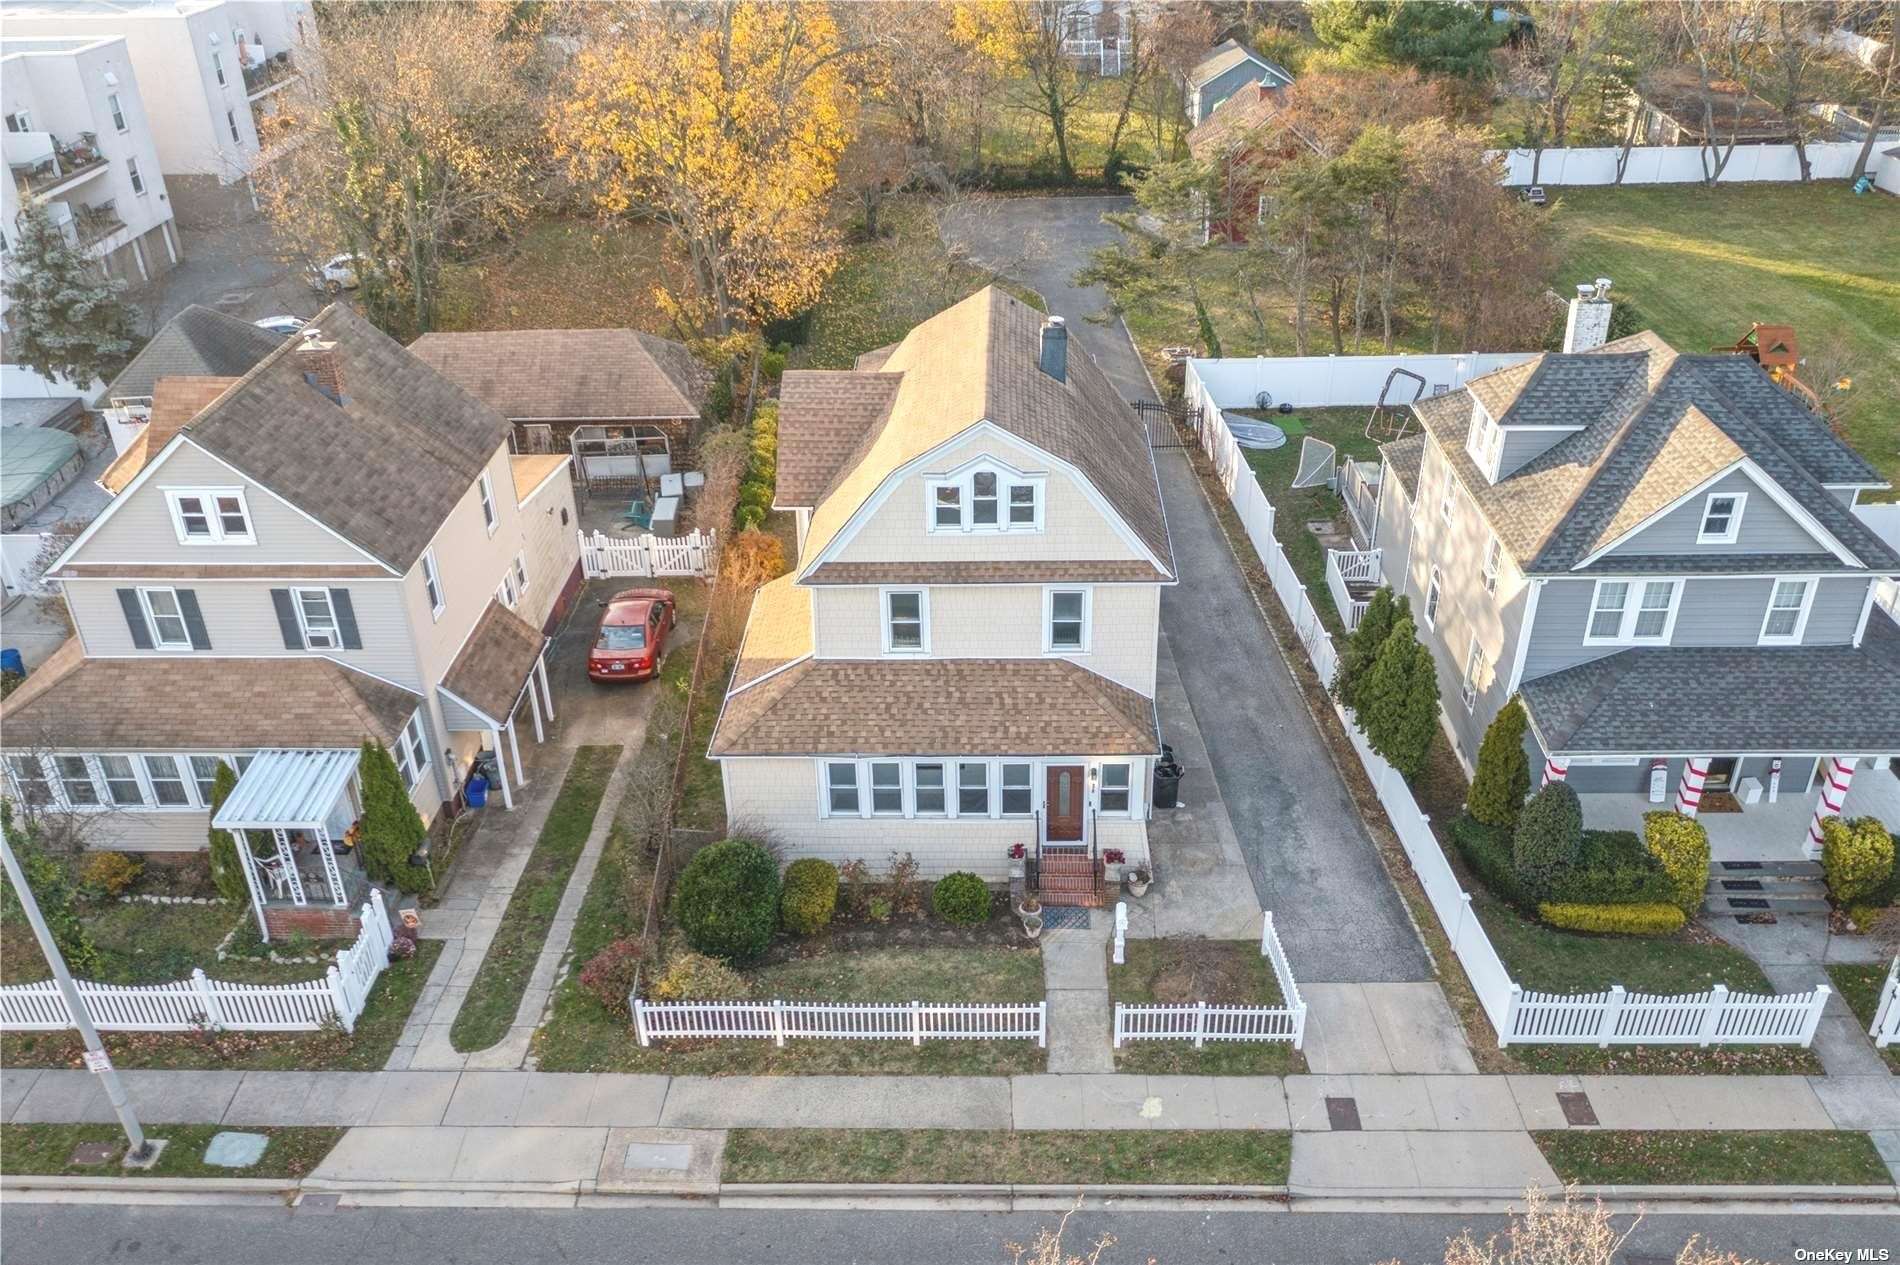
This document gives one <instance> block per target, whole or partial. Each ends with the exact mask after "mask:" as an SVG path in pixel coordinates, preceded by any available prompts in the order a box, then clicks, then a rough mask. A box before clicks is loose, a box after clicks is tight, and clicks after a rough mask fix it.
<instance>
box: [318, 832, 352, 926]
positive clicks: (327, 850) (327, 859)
mask: <svg viewBox="0 0 1900 1265" xmlns="http://www.w3.org/2000/svg"><path fill="white" fill-rule="evenodd" d="M317 853H318V855H320V856H321V857H322V858H323V877H324V878H325V879H327V880H329V883H330V903H331V904H332V905H334V906H336V907H337V908H338V909H343V908H345V907H346V906H348V905H349V903H350V898H349V897H348V896H346V895H345V894H344V892H343V873H342V871H341V870H339V869H337V864H336V849H335V848H334V847H332V846H331V844H330V831H329V828H328V827H326V826H318V827H317Z"/></svg>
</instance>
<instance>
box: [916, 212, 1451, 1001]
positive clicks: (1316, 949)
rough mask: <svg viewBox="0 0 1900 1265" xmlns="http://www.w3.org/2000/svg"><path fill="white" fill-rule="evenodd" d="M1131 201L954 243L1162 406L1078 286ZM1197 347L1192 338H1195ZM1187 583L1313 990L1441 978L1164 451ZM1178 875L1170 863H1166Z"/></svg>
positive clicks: (1049, 215)
mask: <svg viewBox="0 0 1900 1265" xmlns="http://www.w3.org/2000/svg"><path fill="white" fill-rule="evenodd" d="M1127 205H1128V200H1127V199H1126V198H1011V199H1000V200H995V201H979V202H974V203H968V204H965V205H964V206H960V207H956V208H952V210H951V212H950V213H949V214H947V215H946V216H945V220H944V233H945V236H946V238H947V239H949V240H950V241H951V242H952V243H953V244H960V245H962V246H964V247H965V248H967V249H968V250H969V251H970V253H971V255H972V256H973V257H974V258H975V259H976V260H978V261H979V262H981V263H983V264H985V265H986V266H991V267H995V268H999V269H1001V270H1003V271H1006V272H1008V273H1009V274H1010V275H1012V276H1015V277H1016V278H1018V279H1019V280H1021V281H1022V282H1023V283H1025V284H1027V285H1030V286H1033V287H1035V288H1036V289H1037V290H1038V291H1040V292H1041V293H1042V295H1043V296H1044V298H1046V299H1047V300H1048V302H1049V309H1050V311H1052V312H1055V313H1057V314H1058V315H1061V316H1063V317H1064V318H1066V319H1067V320H1068V322H1069V328H1070V330H1071V331H1072V336H1073V337H1075V338H1077V339H1078V340H1079V341H1080V342H1081V344H1082V345H1083V346H1084V347H1086V348H1087V349H1088V351H1089V352H1090V354H1091V355H1093V356H1094V357H1095V358H1096V360H1097V361H1098V362H1099V363H1100V364H1101V366H1102V368H1103V369H1104V370H1105V371H1106V372H1107V373H1108V375H1109V377H1110V378H1111V379H1113V380H1114V382H1115V383H1116V385H1117V386H1119V387H1121V388H1122V390H1123V392H1124V394H1125V395H1126V396H1127V397H1128V398H1130V399H1136V398H1153V396H1152V392H1151V391H1150V389H1149V386H1148V380H1147V376H1146V374H1144V373H1143V371H1142V367H1141V361H1140V358H1139V357H1138V356H1137V355H1136V353H1135V349H1134V346H1133V344H1132V343H1130V342H1129V341H1128V337H1127V335H1126V334H1125V333H1124V331H1123V329H1122V326H1121V324H1120V323H1119V322H1117V323H1114V324H1111V325H1101V324H1096V323H1093V322H1090V321H1089V320H1088V319H1087V318H1088V317H1090V316H1093V315H1098V314H1099V313H1100V312H1101V310H1102V308H1103V305H1104V302H1105V298H1104V295H1103V294H1102V292H1101V291H1100V290H1099V289H1093V288H1087V287H1078V286H1076V285H1075V283H1074V281H1073V277H1074V275H1075V273H1076V272H1077V271H1078V270H1079V269H1081V268H1082V267H1083V266H1084V265H1085V264H1087V262H1088V258H1089V254H1090V252H1092V251H1093V250H1095V249H1097V248H1098V247H1100V246H1102V245H1105V244H1107V243H1108V242H1110V241H1112V240H1113V238H1114V236H1115V234H1116V232H1117V230H1116V229H1114V228H1112V227H1111V226H1109V225H1106V224H1103V223H1102V222H1101V215H1102V212H1103V211H1105V210H1115V209H1121V208H1125V207H1126V206H1127ZM1184 341H1185V339H1184ZM1156 455H1157V457H1158V458H1159V459H1160V460H1159V465H1160V473H1161V493H1162V498H1163V500H1164V501H1165V503H1166V506H1167V513H1168V530H1169V534H1170V536H1171V538H1172V540H1173V544H1174V555H1175V562H1176V565H1177V568H1178V570H1179V571H1180V574H1181V582H1180V583H1179V584H1178V585H1176V586H1174V587H1172V588H1168V589H1163V590H1162V595H1161V626H1162V631H1163V632H1164V633H1165V634H1166V635H1167V638H1168V642H1169V644H1170V646H1171V647H1172V649H1173V652H1174V657H1175V661H1176V662H1177V664H1178V665H1179V667H1180V673H1181V680H1182V684H1183V685H1184V686H1185V688H1186V691H1187V696H1188V703H1189V706H1190V707H1191V708H1192V710H1193V713H1194V717H1195V720H1196V721H1197V722H1198V724H1199V726H1200V730H1201V732H1202V734H1203V735H1204V736H1205V738H1206V742H1207V747H1208V751H1209V760H1210V763H1211V764H1212V770H1213V773H1214V779H1215V782H1216V783H1217V784H1218V785H1219V787H1220V792H1221V796H1222V798H1223V799H1224V800H1226V804H1227V812H1228V815H1229V816H1230V817H1231V818H1232V820H1233V823H1234V829H1235V831H1236V832H1237V834H1238V835H1239V837H1240V845H1241V850H1242V852H1243V853H1244V854H1245V856H1246V859H1247V869H1248V873H1249V874H1250V875H1251V877H1252V879H1253V884H1254V890H1255V893H1256V894H1257V895H1258V896H1259V899H1260V903H1261V904H1262V905H1264V906H1265V907H1266V908H1268V909H1271V910H1272V911H1273V915H1274V921H1275V924H1276V925H1277V927H1278V928H1279V932H1280V938H1281V940H1282V942H1283V943H1284V944H1285V945H1286V949H1287V954H1288V956H1289V957H1290V958H1291V960H1292V962H1293V966H1294V971H1295V972H1296V974H1297V975H1298V977H1299V978H1300V979H1301V980H1302V981H1308V980H1310V981H1314V982H1354V983H1368V982H1374V981H1395V980H1427V979H1431V978H1432V972H1431V968H1430V965H1429V963H1428V962H1427V959H1426V956H1425V950H1424V946H1423V945H1422V944H1421V943H1420V942H1419V938H1418V933H1417V932H1416V931H1415V930H1414V929H1413V927H1412V923H1411V920H1410V918H1409V917H1408V916H1407V914H1406V910H1405V906H1404V903H1403V901H1401V899H1400V898H1399V894H1398V892H1397V891H1396V890H1394V888H1393V887H1392V884H1391V882H1390V880H1388V879H1387V877H1386V874H1385V868H1384V866H1383V865H1382V864H1381V863H1380V860H1379V856H1378V852H1377V850H1376V849H1375V847H1374V845H1373V843H1372V840H1371V838H1370V837H1369V836H1368V835H1367V833H1366V829H1365V824H1364V823H1363V822H1362V821H1361V820H1360V818H1359V814H1358V810H1357V809H1356V808H1355V807H1354V805H1353V802H1352V799H1351V797H1350V796H1349V795H1348V794H1347V792H1346V786H1345V783H1344V782H1343V781H1341V780H1340V776H1339V771H1338V770H1337V769H1336V768H1335V767H1334V766H1333V763H1332V760H1331V758H1330V756H1329V755H1328V753H1327V750H1326V747H1325V745H1324V743H1323V742H1322V741H1321V739H1320V735H1319V731H1318V729H1317V727H1316V726H1315V725H1314V723H1313V718H1312V716H1311V715H1310V714H1309V713H1308V712H1307V710H1306V704H1305V700H1304V698H1303V697H1302V695H1301V694H1300V692H1299V689H1298V687H1297V685H1296V684H1295V682H1294V680H1293V676H1292V674H1291V672H1290V671H1289V670H1288V668H1287V664H1286V661H1285V659H1284V658H1282V656H1281V654H1280V650H1279V646H1278V643H1277V642H1276V641H1275V640H1274V638H1273V635H1272V633H1271V631H1270V630H1269V629H1268V628H1267V626H1266V623H1265V621H1264V620H1263V619H1262V618H1261V615H1260V612H1259V610H1258V608H1257V607H1255V605H1254V602H1253V597H1252V594H1251V593H1250V592H1249V591H1248V589H1247V585H1246V582H1245V580H1243V579H1242V577H1241V574H1240V568H1239V566H1238V564H1237V563H1236V562H1235V561H1234V557H1233V554H1232V552H1231V551H1230V550H1229V549H1228V547H1227V543H1226V542H1225V541H1224V540H1223V539H1222V538H1221V534H1220V528H1219V525H1218V523H1217V522H1216V520H1215V518H1214V513H1213V509H1212V508H1211V507H1210V506H1209V505H1208V504H1207V501H1206V498H1205V497H1204V496H1203V495H1202V493H1201V489H1200V484H1199V481H1198V480H1197V479H1196V478H1195V476H1194V471H1193V468H1192V467H1191V466H1190V465H1189V464H1188V460H1187V457H1186V455H1185V454H1183V453H1182V452H1180V451H1179V450H1164V451H1162V452H1159V453H1157V454H1156ZM1162 862H1163V864H1165V863H1166V858H1165V857H1163V858H1162Z"/></svg>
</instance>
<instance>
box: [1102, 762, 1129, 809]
mask: <svg viewBox="0 0 1900 1265" xmlns="http://www.w3.org/2000/svg"><path fill="white" fill-rule="evenodd" d="M1096 800H1097V803H1098V810H1099V811H1101V812H1104V813H1114V814H1126V813H1127V812H1128V811H1129V808H1130V807H1131V805H1132V804H1133V803H1134V785H1133V777H1132V767H1131V766H1130V765H1126V764H1104V765H1103V766H1102V774H1101V784H1100V789H1099V790H1098V791H1097V794H1096Z"/></svg>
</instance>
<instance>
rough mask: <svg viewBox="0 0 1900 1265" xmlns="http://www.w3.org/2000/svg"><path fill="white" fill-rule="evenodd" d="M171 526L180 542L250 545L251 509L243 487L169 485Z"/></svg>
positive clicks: (183, 543) (251, 541)
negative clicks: (246, 501) (177, 486)
mask: <svg viewBox="0 0 1900 1265" xmlns="http://www.w3.org/2000/svg"><path fill="white" fill-rule="evenodd" d="M165 503H166V505H167V506H169V507H170V509H171V515H172V529H173V530H174V531H176V532H177V533H178V543H179V544H181V545H249V544H254V543H256V542H255V538H254V537H253V536H252V534H251V512H250V508H249V507H248V506H247V505H246V504H245V501H244V492H243V490H242V489H240V488H169V489H167V490H166V492H165Z"/></svg>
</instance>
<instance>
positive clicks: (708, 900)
mask: <svg viewBox="0 0 1900 1265" xmlns="http://www.w3.org/2000/svg"><path fill="white" fill-rule="evenodd" d="M778 893H779V878H778V862H777V861H775V860H773V859H772V854H771V853H770V852H767V851H766V850H765V849H764V848H763V847H761V846H760V845H758V844H756V843H754V842H752V841H751V840H750V839H722V840H720V841H719V842H718V843H713V844H708V845H707V846H705V847H703V848H701V849H700V850H699V851H698V852H696V853H694V854H693V859H692V860H690V861H688V862H687V863H686V868H685V869H683V870H681V871H680V876H679V883H678V886H677V887H676V888H675V889H674V892H673V916H674V917H675V918H677V919H678V920H679V924H680V930H681V931H683V932H685V933H686V943H688V944H690V945H692V946H693V947H694V948H695V949H697V950H699V951H700V952H701V953H704V954H708V955H710V956H712V957H716V958H730V959H731V960H732V961H734V962H749V961H751V960H752V959H753V958H756V957H757V956H759V954H761V953H763V952H765V949H766V946H767V945H769V944H771V943H772V933H773V932H774V931H776V930H777V929H778Z"/></svg>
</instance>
